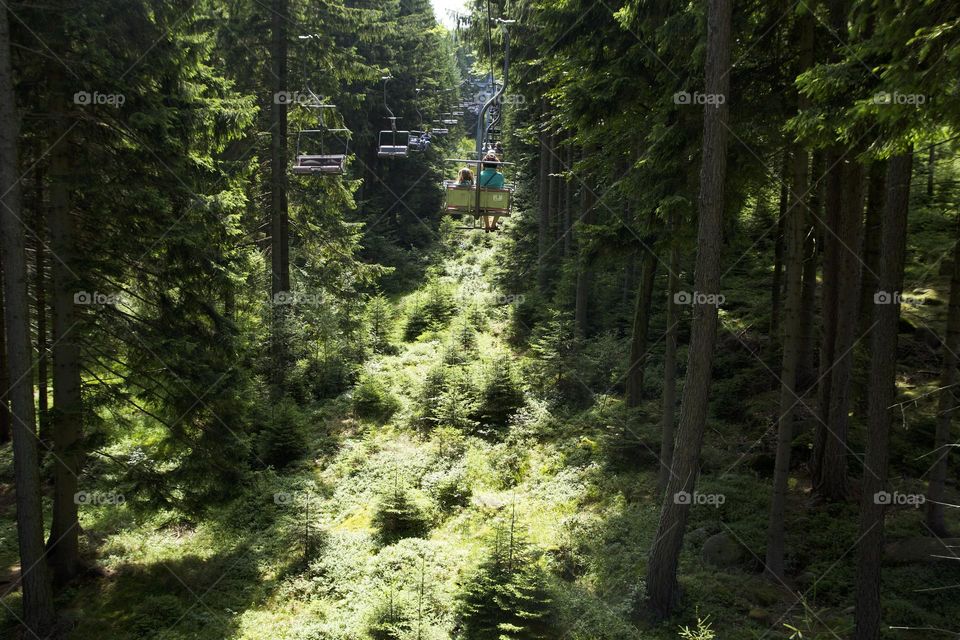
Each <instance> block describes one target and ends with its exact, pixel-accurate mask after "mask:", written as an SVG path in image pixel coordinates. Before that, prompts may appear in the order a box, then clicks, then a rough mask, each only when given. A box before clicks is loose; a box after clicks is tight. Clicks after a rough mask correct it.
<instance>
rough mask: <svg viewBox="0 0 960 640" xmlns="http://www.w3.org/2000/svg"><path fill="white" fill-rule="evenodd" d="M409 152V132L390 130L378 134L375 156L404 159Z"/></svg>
mask: <svg viewBox="0 0 960 640" xmlns="http://www.w3.org/2000/svg"><path fill="white" fill-rule="evenodd" d="M409 151H410V132H409V131H397V130H396V129H390V130H387V131H381V132H380V139H379V146H378V148H377V155H378V156H380V157H381V158H405V157H407V153H408V152H409Z"/></svg>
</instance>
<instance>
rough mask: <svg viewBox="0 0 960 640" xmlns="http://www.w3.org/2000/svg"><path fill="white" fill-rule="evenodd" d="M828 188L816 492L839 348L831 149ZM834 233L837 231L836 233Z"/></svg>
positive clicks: (836, 179) (838, 184)
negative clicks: (834, 364)
mask: <svg viewBox="0 0 960 640" xmlns="http://www.w3.org/2000/svg"><path fill="white" fill-rule="evenodd" d="M826 166H827V174H826V186H825V187H824V192H825V197H824V215H823V218H822V219H823V224H822V225H821V226H822V229H823V233H822V236H821V237H822V238H823V286H822V287H821V291H822V294H821V300H820V309H821V312H820V316H821V328H820V375H819V376H818V380H819V381H820V382H819V388H818V389H817V409H818V412H819V414H820V415H819V421H818V422H819V424H818V425H817V428H816V432H815V433H814V442H813V459H812V461H811V470H810V472H811V476H812V478H811V480H812V483H813V488H814V490H815V491H816V490H818V489H819V486H820V475H821V473H822V470H823V455H824V448H825V447H826V442H827V428H828V425H829V424H830V397H831V393H830V386H831V384H832V382H833V356H834V348H835V347H836V341H837V337H836V335H837V334H836V331H837V328H836V327H837V270H838V260H839V252H840V251H841V250H842V249H841V247H840V246H839V245H838V243H837V241H836V238H835V237H833V235H832V234H831V232H830V231H828V230H836V228H837V226H838V224H839V222H838V221H839V219H840V200H841V195H842V193H843V177H842V172H843V165H842V160H840V154H839V152H837V151H836V150H830V151H829V152H828V153H827V154H826ZM834 233H835V231H834Z"/></svg>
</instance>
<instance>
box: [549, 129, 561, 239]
mask: <svg viewBox="0 0 960 640" xmlns="http://www.w3.org/2000/svg"><path fill="white" fill-rule="evenodd" d="M557 152H558V149H557V134H553V135H551V136H550V175H549V177H548V182H547V196H548V205H547V211H548V212H549V215H550V224H549V226H548V227H547V228H548V229H550V232H551V238H550V249H548V251H547V254H548V255H550V254H553V253H555V252H556V251H557V248H556V247H557V241H558V240H559V239H560V211H559V207H558V206H557V204H558V201H559V200H560V179H559V178H558V177H557V174H558V173H560V158H559V157H558V156H557Z"/></svg>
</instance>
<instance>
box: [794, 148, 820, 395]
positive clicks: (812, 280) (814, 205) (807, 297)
mask: <svg viewBox="0 0 960 640" xmlns="http://www.w3.org/2000/svg"><path fill="white" fill-rule="evenodd" d="M810 169H811V171H812V175H813V176H814V177H815V180H814V186H813V188H812V189H811V191H810V204H809V206H810V209H809V211H810V212H811V214H812V217H813V220H811V222H810V224H808V225H807V228H806V229H805V231H804V234H805V238H806V239H805V241H804V254H803V293H802V297H801V299H802V303H801V305H800V317H801V319H800V336H801V342H800V361H799V363H798V365H797V369H798V371H797V388H798V389H799V390H800V391H801V392H802V393H803V394H806V393H807V392H809V390H810V387H811V386H812V385H813V384H814V380H815V374H814V364H815V363H814V355H815V346H814V345H815V343H816V342H815V339H814V329H815V327H816V322H815V319H816V307H817V286H818V285H817V265H818V263H819V256H820V249H821V247H822V243H821V242H820V240H819V229H820V224H819V222H817V220H818V219H820V217H821V212H820V203H821V202H822V201H823V196H822V194H823V188H822V187H821V186H820V185H818V184H816V183H817V181H818V180H819V176H822V175H823V153H821V152H819V151H816V152H814V153H813V160H812V161H811V163H810Z"/></svg>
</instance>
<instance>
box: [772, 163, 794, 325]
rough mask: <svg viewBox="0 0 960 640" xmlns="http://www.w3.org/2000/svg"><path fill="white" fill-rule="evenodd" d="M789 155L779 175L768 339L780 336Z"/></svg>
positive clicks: (788, 195)
mask: <svg viewBox="0 0 960 640" xmlns="http://www.w3.org/2000/svg"><path fill="white" fill-rule="evenodd" d="M789 181H790V154H789V153H787V152H784V154H783V170H782V171H781V173H780V201H779V206H778V208H777V238H776V243H775V244H774V248H773V282H771V286H770V337H771V338H772V339H776V338H777V337H778V336H779V334H780V297H781V294H782V292H783V282H782V280H783V254H784V238H783V234H784V232H785V226H786V225H785V222H784V216H785V215H786V212H787V202H788V201H789V200H790V192H789V186H788V185H789Z"/></svg>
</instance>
